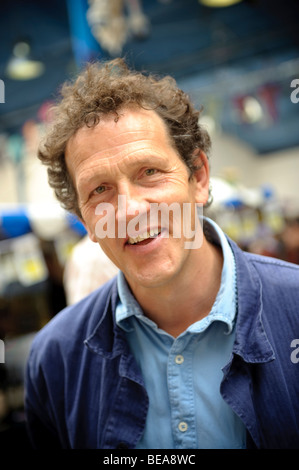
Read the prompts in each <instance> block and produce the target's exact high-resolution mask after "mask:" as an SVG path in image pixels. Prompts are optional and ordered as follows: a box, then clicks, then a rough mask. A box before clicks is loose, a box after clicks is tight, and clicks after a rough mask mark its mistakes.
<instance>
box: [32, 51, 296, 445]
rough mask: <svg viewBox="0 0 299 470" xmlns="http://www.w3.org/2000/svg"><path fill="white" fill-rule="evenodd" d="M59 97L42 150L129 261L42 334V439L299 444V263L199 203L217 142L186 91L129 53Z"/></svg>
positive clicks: (69, 199) (55, 175) (99, 231)
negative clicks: (260, 252) (246, 242)
mask: <svg viewBox="0 0 299 470" xmlns="http://www.w3.org/2000/svg"><path fill="white" fill-rule="evenodd" d="M62 95H63V97H62V100H61V102H60V103H59V104H58V105H57V108H56V113H55V116H54V122H53V127H52V129H51V130H50V131H49V133H48V134H47V136H46V140H45V142H44V144H43V146H41V148H40V151H39V157H40V159H41V160H42V161H43V163H44V164H47V165H48V167H49V168H48V173H49V181H50V184H51V185H52V187H54V188H55V191H56V195H57V197H58V199H59V200H60V202H61V203H62V205H63V206H64V207H65V208H67V209H68V210H72V211H74V212H75V213H77V214H78V216H79V217H80V218H81V220H82V221H83V223H84V224H85V226H86V228H87V230H88V233H89V236H90V238H91V240H92V241H94V242H95V243H99V244H100V246H101V248H102V249H103V251H104V252H105V253H106V255H107V256H108V257H109V258H110V259H111V260H112V261H113V262H114V263H115V265H116V266H117V267H118V268H119V270H120V271H119V274H118V275H117V277H116V278H114V279H113V280H111V281H109V282H108V283H106V284H105V285H104V286H103V287H101V288H99V289H98V290H97V291H96V292H95V293H92V294H91V295H89V296H88V297H86V298H85V299H83V300H82V301H80V302H79V303H78V304H76V305H74V306H70V307H68V308H66V309H65V310H64V311H63V312H61V313H60V314H58V315H57V316H56V317H55V318H54V319H53V320H51V322H50V323H48V324H47V325H46V327H44V329H43V330H42V331H41V332H39V333H38V334H37V336H36V338H35V341H34V343H33V346H32V350H31V354H30V358H29V361H28V368H27V380H26V412H27V419H28V428H29V432H30V436H31V439H32V442H33V443H34V445H35V447H37V448H43V447H53V446H54V447H55V446H57V447H62V448H73V449H74V448H110V449H112V448H118V447H120V448H123V447H126V448H148V449H149V448H164V449H165V448H176V449H181V448H185V449H194V448H204V449H207V448H230V449H244V448H279V447H282V448H292V447H298V446H299V404H298V399H297V395H298V383H299V366H298V365H297V364H296V361H294V360H291V354H293V356H292V357H294V351H293V349H292V346H291V343H292V341H293V340H294V339H295V338H296V337H298V334H299V330H298V323H299V322H298V314H297V311H298V300H299V298H298V294H297V286H298V282H299V267H297V266H295V265H291V264H286V263H283V262H282V261H279V260H274V259H270V258H263V257H259V256H256V255H251V254H248V253H243V252H242V251H241V250H240V249H239V248H238V247H237V246H236V245H235V244H234V243H233V242H232V241H231V240H229V239H228V238H227V237H226V236H225V235H224V234H223V232H222V231H221V229H220V228H219V227H218V226H217V225H216V224H215V223H214V222H212V221H211V220H209V219H206V218H202V217H198V216H197V208H200V207H202V206H205V205H207V204H208V203H209V164H208V157H207V154H208V152H209V147H210V140H209V137H208V136H207V134H206V132H205V131H204V130H203V129H201V127H200V125H199V124H198V118H199V113H198V112H197V111H196V110H195V109H194V108H193V106H192V104H191V103H190V101H189V98H188V96H186V95H185V94H184V93H183V92H182V91H180V90H179V89H178V88H177V86H176V84H175V82H174V81H173V80H172V79H170V78H169V77H166V78H163V79H158V78H155V77H151V76H146V75H143V74H140V73H136V72H133V71H130V70H129V69H128V68H127V67H126V65H125V64H124V62H123V61H122V60H120V59H116V60H114V61H111V62H108V63H106V64H103V65H100V64H93V65H91V66H89V67H87V69H86V70H85V71H84V72H82V74H81V75H80V76H79V77H78V78H77V80H76V81H75V82H74V83H70V84H66V85H65V86H64V87H63V89H62ZM157 206H159V208H164V209H165V208H168V209H169V210H168V212H167V211H166V214H167V217H164V216H163V211H162V210H161V212H160V213H159V216H158V218H156V219H155V218H154V217H152V214H153V210H154V209H155V208H157ZM178 209H179V210H178ZM184 209H186V211H184ZM187 209H188V210H187ZM164 215H165V214H164ZM153 220H155V222H153ZM198 221H200V223H198ZM202 225H203V231H204V236H202V238H200V234H202ZM186 226H187V228H188V230H185V228H186ZM199 240H200V243H198V241H199ZM82 264H84V260H83V259H82ZM292 344H294V343H292Z"/></svg>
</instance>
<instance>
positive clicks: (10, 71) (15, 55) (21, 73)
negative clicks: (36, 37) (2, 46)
mask: <svg viewBox="0 0 299 470" xmlns="http://www.w3.org/2000/svg"><path fill="white" fill-rule="evenodd" d="M30 50H31V49H30V44H29V43H28V42H27V41H19V42H17V43H16V44H15V46H14V48H13V51H12V57H11V58H10V60H9V61H8V64H7V67H6V75H7V76H8V77H9V78H11V79H12V80H32V79H33V78H38V77H40V76H41V75H42V74H43V73H44V70H45V66H44V64H43V63H42V62H40V61H38V60H33V58H30Z"/></svg>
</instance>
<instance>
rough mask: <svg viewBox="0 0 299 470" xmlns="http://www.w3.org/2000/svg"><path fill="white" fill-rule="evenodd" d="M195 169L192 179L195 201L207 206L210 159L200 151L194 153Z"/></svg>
mask: <svg viewBox="0 0 299 470" xmlns="http://www.w3.org/2000/svg"><path fill="white" fill-rule="evenodd" d="M193 156H194V167H195V168H196V169H195V170H194V172H193V175H192V179H193V181H194V183H195V199H196V202H197V203H199V204H203V205H204V204H206V203H207V201H208V199H209V187H210V167H209V161H208V157H207V155H206V154H205V152H203V151H202V150H200V149H196V150H195V151H194V152H193Z"/></svg>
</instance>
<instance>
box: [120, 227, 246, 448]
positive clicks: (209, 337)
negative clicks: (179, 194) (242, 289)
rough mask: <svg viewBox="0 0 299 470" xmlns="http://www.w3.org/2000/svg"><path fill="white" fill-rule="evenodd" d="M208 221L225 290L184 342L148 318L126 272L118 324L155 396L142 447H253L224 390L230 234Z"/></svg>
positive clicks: (230, 319)
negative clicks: (218, 251)
mask: <svg viewBox="0 0 299 470" xmlns="http://www.w3.org/2000/svg"><path fill="white" fill-rule="evenodd" d="M206 223H208V224H209V225H210V227H209V228H210V233H211V237H212V239H213V242H214V243H216V244H219V245H220V246H221V248H222V251H223V259H224V262H223V269H222V276H221V286H220V289H219V292H218V295H217V297H216V299H215V302H214V305H213V307H212V310H211V312H210V313H209V315H208V316H206V317H205V318H203V319H202V320H200V321H197V322H195V323H194V324H192V325H190V326H189V327H188V328H187V330H186V331H185V332H183V333H182V334H180V335H179V336H178V337H177V338H173V337H172V336H171V335H169V334H168V333H166V332H165V331H163V330H161V329H160V328H158V326H157V325H156V323H154V322H153V321H152V320H150V319H149V318H147V317H146V316H145V315H144V314H143V312H142V309H141V307H140V305H139V304H138V302H137V301H136V299H135V298H134V296H133V295H132V293H131V291H130V289H129V287H128V284H127V282H126V280H125V277H124V275H123V274H122V273H121V272H120V273H119V274H118V292H119V297H120V302H119V304H118V306H117V309H116V321H117V323H118V325H119V326H120V327H121V328H122V329H123V330H125V332H126V336H127V339H128V342H129V345H130V347H131V350H132V353H133V354H134V356H135V358H136V361H137V362H138V364H139V366H140V368H141V372H142V375H143V378H144V382H145V386H146V390H147V393H148V396H149V410H148V415H147V420H146V426H145V431H144V434H143V436H142V438H141V440H140V442H139V443H138V446H137V448H140V449H141V448H147V449H196V448H199V449H225V448H226V449H240V448H245V447H246V442H245V427H244V425H243V423H242V422H241V420H240V419H239V418H238V417H237V416H236V414H235V413H234V412H233V411H232V409H231V408H230V407H229V406H228V405H227V404H226V403H225V401H224V400H223V398H222V397H221V395H220V391H219V388H220V382H221V380H222V376H223V373H222V368H223V367H224V366H225V364H226V363H227V362H228V361H229V359H230V357H231V354H232V347H233V343H234V337H235V335H234V320H235V315H236V310H237V306H236V270H235V260H234V256H233V253H232V251H231V248H230V246H229V243H228V241H227V239H226V237H225V235H224V233H223V232H222V230H221V229H220V228H219V227H218V226H217V224H215V222H213V221H212V220H210V219H207V218H206ZM198 288H199V289H200V281H199V286H198Z"/></svg>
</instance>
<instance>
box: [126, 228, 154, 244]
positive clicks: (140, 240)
mask: <svg viewBox="0 0 299 470" xmlns="http://www.w3.org/2000/svg"><path fill="white" fill-rule="evenodd" d="M161 233H162V231H161V229H158V228H156V229H151V230H149V231H146V232H143V233H140V234H139V235H138V236H137V237H128V239H127V241H126V245H138V246H143V245H147V244H149V243H151V242H152V241H153V239H155V238H158V237H159V236H160V235H161Z"/></svg>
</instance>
